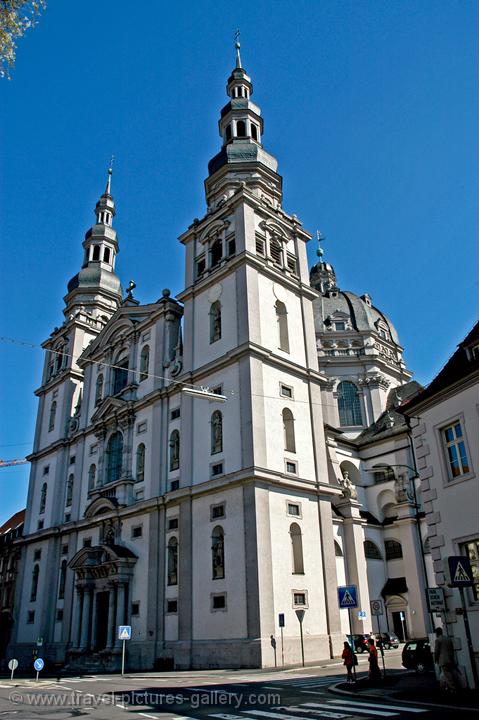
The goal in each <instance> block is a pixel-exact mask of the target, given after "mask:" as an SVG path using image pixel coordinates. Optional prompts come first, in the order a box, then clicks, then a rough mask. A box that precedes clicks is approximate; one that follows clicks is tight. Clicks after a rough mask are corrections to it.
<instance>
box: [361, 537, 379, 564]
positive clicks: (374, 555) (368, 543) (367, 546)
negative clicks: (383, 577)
mask: <svg viewBox="0 0 479 720" xmlns="http://www.w3.org/2000/svg"><path fill="white" fill-rule="evenodd" d="M364 557H365V558H366V559H367V560H382V559H383V556H382V555H381V551H380V549H379V548H378V546H377V545H376V544H375V543H373V541H372V540H365V541H364Z"/></svg>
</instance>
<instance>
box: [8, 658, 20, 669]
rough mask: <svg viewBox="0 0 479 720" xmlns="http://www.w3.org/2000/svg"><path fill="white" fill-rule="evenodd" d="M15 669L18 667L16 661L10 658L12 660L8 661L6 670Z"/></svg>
mask: <svg viewBox="0 0 479 720" xmlns="http://www.w3.org/2000/svg"><path fill="white" fill-rule="evenodd" d="M17 667H18V660H16V659H15V658H12V660H10V662H9V663H8V669H9V670H16V669H17Z"/></svg>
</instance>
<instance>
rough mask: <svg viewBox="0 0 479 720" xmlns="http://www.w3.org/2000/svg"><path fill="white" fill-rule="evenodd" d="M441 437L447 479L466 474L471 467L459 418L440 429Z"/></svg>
mask: <svg viewBox="0 0 479 720" xmlns="http://www.w3.org/2000/svg"><path fill="white" fill-rule="evenodd" d="M442 437H443V443H444V449H445V451H446V460H447V469H448V473H449V479H450V480H454V479H455V478H457V477H460V476H461V475H467V474H468V473H469V472H470V471H471V469H470V467H469V460H468V459H467V452H466V445H465V442H464V436H463V432H462V427H461V423H460V422H459V420H457V421H456V422H454V423H452V424H451V425H448V426H447V427H445V428H444V429H443V431H442Z"/></svg>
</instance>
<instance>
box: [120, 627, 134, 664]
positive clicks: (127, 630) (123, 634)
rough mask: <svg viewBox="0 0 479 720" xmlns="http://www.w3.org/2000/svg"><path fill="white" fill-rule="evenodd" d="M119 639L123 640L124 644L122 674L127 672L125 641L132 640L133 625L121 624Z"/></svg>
mask: <svg viewBox="0 0 479 720" xmlns="http://www.w3.org/2000/svg"><path fill="white" fill-rule="evenodd" d="M118 639H119V640H121V641H122V643H123V646H122V649H121V674H122V675H124V674H125V649H126V648H125V642H126V640H131V625H119V626H118Z"/></svg>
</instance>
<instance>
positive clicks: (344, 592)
mask: <svg viewBox="0 0 479 720" xmlns="http://www.w3.org/2000/svg"><path fill="white" fill-rule="evenodd" d="M338 599H339V607H340V608H341V609H342V608H346V609H347V610H352V609H353V608H357V607H358V591H357V588H356V585H341V586H340V587H338Z"/></svg>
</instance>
